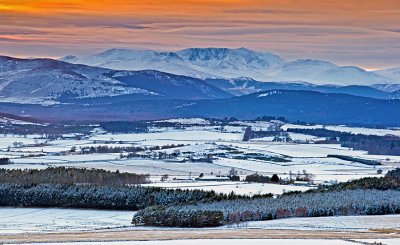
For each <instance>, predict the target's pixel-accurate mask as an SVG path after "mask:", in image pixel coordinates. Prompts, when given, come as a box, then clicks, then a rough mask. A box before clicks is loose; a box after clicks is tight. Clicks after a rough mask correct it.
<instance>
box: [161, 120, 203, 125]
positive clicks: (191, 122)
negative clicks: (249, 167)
mask: <svg viewBox="0 0 400 245" xmlns="http://www.w3.org/2000/svg"><path fill="white" fill-rule="evenodd" d="M157 122H169V123H179V124H199V125H209V124H210V121H208V120H206V119H204V118H174V119H167V120H160V121H157Z"/></svg>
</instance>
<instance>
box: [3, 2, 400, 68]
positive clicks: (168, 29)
mask: <svg viewBox="0 0 400 245" xmlns="http://www.w3.org/2000/svg"><path fill="white" fill-rule="evenodd" d="M188 47H229V48H239V47H246V48H250V49H255V50H259V51H270V52H274V53H276V54H278V55H280V56H282V57H284V58H286V59H289V60H291V59H298V58H314V59H325V60H330V61H333V62H335V63H337V64H339V65H357V66H360V67H363V68H366V69H381V68H388V67H395V66H400V1H399V0H214V1H212V0H203V1H200V0H136V1H135V0H58V1H57V0H0V54H1V55H9V56H16V57H51V58H56V57H61V56H64V55H67V54H73V55H89V54H93V53H96V52H100V51H103V50H106V49H109V48H131V49H155V50H179V49H183V48H188Z"/></svg>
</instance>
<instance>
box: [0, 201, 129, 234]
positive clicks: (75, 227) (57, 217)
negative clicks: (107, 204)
mask: <svg viewBox="0 0 400 245" xmlns="http://www.w3.org/2000/svg"><path fill="white" fill-rule="evenodd" d="M133 214H134V212H130V211H104V210H85V209H61V208H0V236H1V235H6V234H15V233H37V232H70V231H92V230H99V229H109V228H118V227H128V226H130V225H131V224H130V222H131V220H132V217H133ZM0 241H1V237H0Z"/></svg>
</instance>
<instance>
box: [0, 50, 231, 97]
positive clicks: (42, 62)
mask: <svg viewBox="0 0 400 245" xmlns="http://www.w3.org/2000/svg"><path fill="white" fill-rule="evenodd" d="M160 83H162V84H163V87H162V89H160ZM121 96H131V97H132V96H134V97H138V98H147V99H148V98H168V99H210V98H226V97H229V96H230V95H229V94H227V93H225V92H223V91H222V90H220V89H218V88H216V87H213V86H211V85H209V84H207V83H205V82H204V81H202V80H199V79H194V78H189V77H182V76H177V75H172V74H166V73H162V72H159V71H140V72H125V71H114V70H109V69H104V68H99V67H90V66H86V65H76V64H70V63H66V62H62V61H55V60H51V59H16V58H11V57H4V56H0V102H17V103H32V104H54V103H59V102H60V101H62V100H66V99H71V98H80V99H85V98H101V97H121Z"/></svg>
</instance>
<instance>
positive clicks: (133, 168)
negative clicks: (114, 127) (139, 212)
mask: <svg viewBox="0 0 400 245" xmlns="http://www.w3.org/2000/svg"><path fill="white" fill-rule="evenodd" d="M175 121H176V120H175ZM175 121H174V120H173V121H171V122H175ZM168 122H170V121H168ZM183 122H184V123H197V124H196V125H190V124H189V125H185V127H184V128H183V129H182V128H180V129H176V128H172V127H164V128H163V127H151V128H149V133H129V134H128V133H124V134H110V133H106V132H104V130H101V129H98V130H95V131H94V132H93V133H92V134H91V135H88V136H85V137H83V138H82V137H81V138H79V139H75V138H74V135H73V134H72V135H66V136H65V137H66V138H64V139H46V138H43V137H42V136H39V135H28V136H26V137H21V136H14V135H1V136H0V142H1V143H0V155H1V156H2V157H8V158H10V159H11V160H12V162H13V163H14V164H12V165H3V166H0V167H1V168H7V169H18V168H19V169H25V168H28V169H43V168H46V167H60V166H65V167H84V168H99V169H105V170H110V171H117V170H118V171H120V172H130V173H138V174H150V175H151V181H152V182H154V183H152V184H151V185H152V186H159V187H166V188H185V189H203V190H215V191H217V192H221V193H229V192H232V191H233V192H235V193H237V194H256V193H273V194H281V193H283V192H284V191H292V190H305V189H307V188H309V187H299V186H288V185H286V186H281V185H271V184H247V183H244V182H228V183H215V182H214V183H212V182H211V183H203V182H197V181H193V180H190V179H194V178H196V177H198V176H199V175H200V174H203V175H204V176H215V175H226V174H227V173H228V172H229V171H230V170H231V168H235V169H236V170H237V172H238V174H239V175H240V176H241V178H242V179H243V178H244V177H245V176H246V175H249V174H253V173H259V174H263V175H269V176H271V175H272V174H278V176H279V177H281V178H283V179H287V178H290V172H291V173H292V174H293V175H296V174H297V173H302V172H303V171H306V172H307V173H310V174H312V175H313V179H314V182H315V183H316V184H319V183H323V182H336V181H338V182H342V181H348V180H352V179H357V178H363V177H377V176H383V175H384V174H385V173H386V172H387V171H389V170H391V169H393V168H395V167H399V165H400V157H399V156H384V155H383V156H375V155H368V154H367V152H365V151H354V150H352V149H349V148H344V147H341V146H340V145H335V144H304V143H302V144H300V143H296V144H295V143H278V142H272V139H270V138H268V137H267V138H266V139H257V140H252V141H250V142H243V141H242V139H243V134H244V130H245V128H246V127H247V126H252V127H254V128H255V130H259V129H263V130H265V129H267V128H268V126H269V123H268V122H235V126H229V125H226V126H224V127H223V129H221V128H219V127H213V126H210V125H209V123H208V121H207V120H204V119H186V120H183ZM285 127H286V128H290V127H292V128H293V127H320V126H301V125H292V124H287V125H285V126H284V128H285ZM329 127H331V128H332V129H335V130H336V129H337V130H347V131H348V130H349V129H352V128H349V127H343V126H329ZM354 132H357V133H358V132H365V133H368V134H376V135H382V134H386V133H391V134H394V135H396V134H397V133H398V132H399V130H389V129H387V130H383V129H368V130H365V129H360V128H354ZM292 136H293V137H294V138H295V139H298V140H308V139H312V140H318V138H315V137H313V136H310V135H303V134H293V135H292ZM178 144H181V145H180V146H179V147H173V148H170V149H161V150H151V151H150V150H146V151H144V152H143V153H141V154H144V156H145V157H139V158H137V157H134V158H127V157H125V156H126V155H127V153H94V154H80V150H81V149H83V148H86V149H87V148H90V147H102V146H107V147H132V146H134V147H142V148H145V149H148V148H150V147H155V146H160V147H161V146H170V145H178ZM73 147H75V148H76V152H70V150H71V148H73ZM174 152H179V153H181V154H182V155H183V156H182V157H181V158H183V157H194V158H196V157H197V158H199V157H202V156H205V155H207V154H212V155H216V157H214V159H213V161H212V162H191V161H186V162H178V161H176V162H174V161H166V160H165V159H160V158H159V157H158V154H172V153H174ZM234 152H237V153H234ZM245 154H253V155H254V154H256V155H259V156H261V158H260V159H255V158H253V157H251V156H250V157H247V156H246V155H245ZM328 154H337V155H347V156H353V157H360V158H363V159H370V160H378V161H381V162H382V163H383V165H381V166H378V167H376V166H368V165H365V164H360V163H355V162H350V161H344V160H340V159H336V158H328V157H327V155H328ZM121 156H122V157H121ZM269 159H270V160H269ZM274 159H275V160H274ZM282 159H283V160H284V161H281V160H282ZM378 169H380V170H382V173H381V174H377V170H378ZM165 174H167V175H168V176H169V179H168V181H166V182H160V178H161V176H163V175H165ZM174 179H178V180H174ZM179 179H183V180H186V181H180V180H179Z"/></svg>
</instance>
